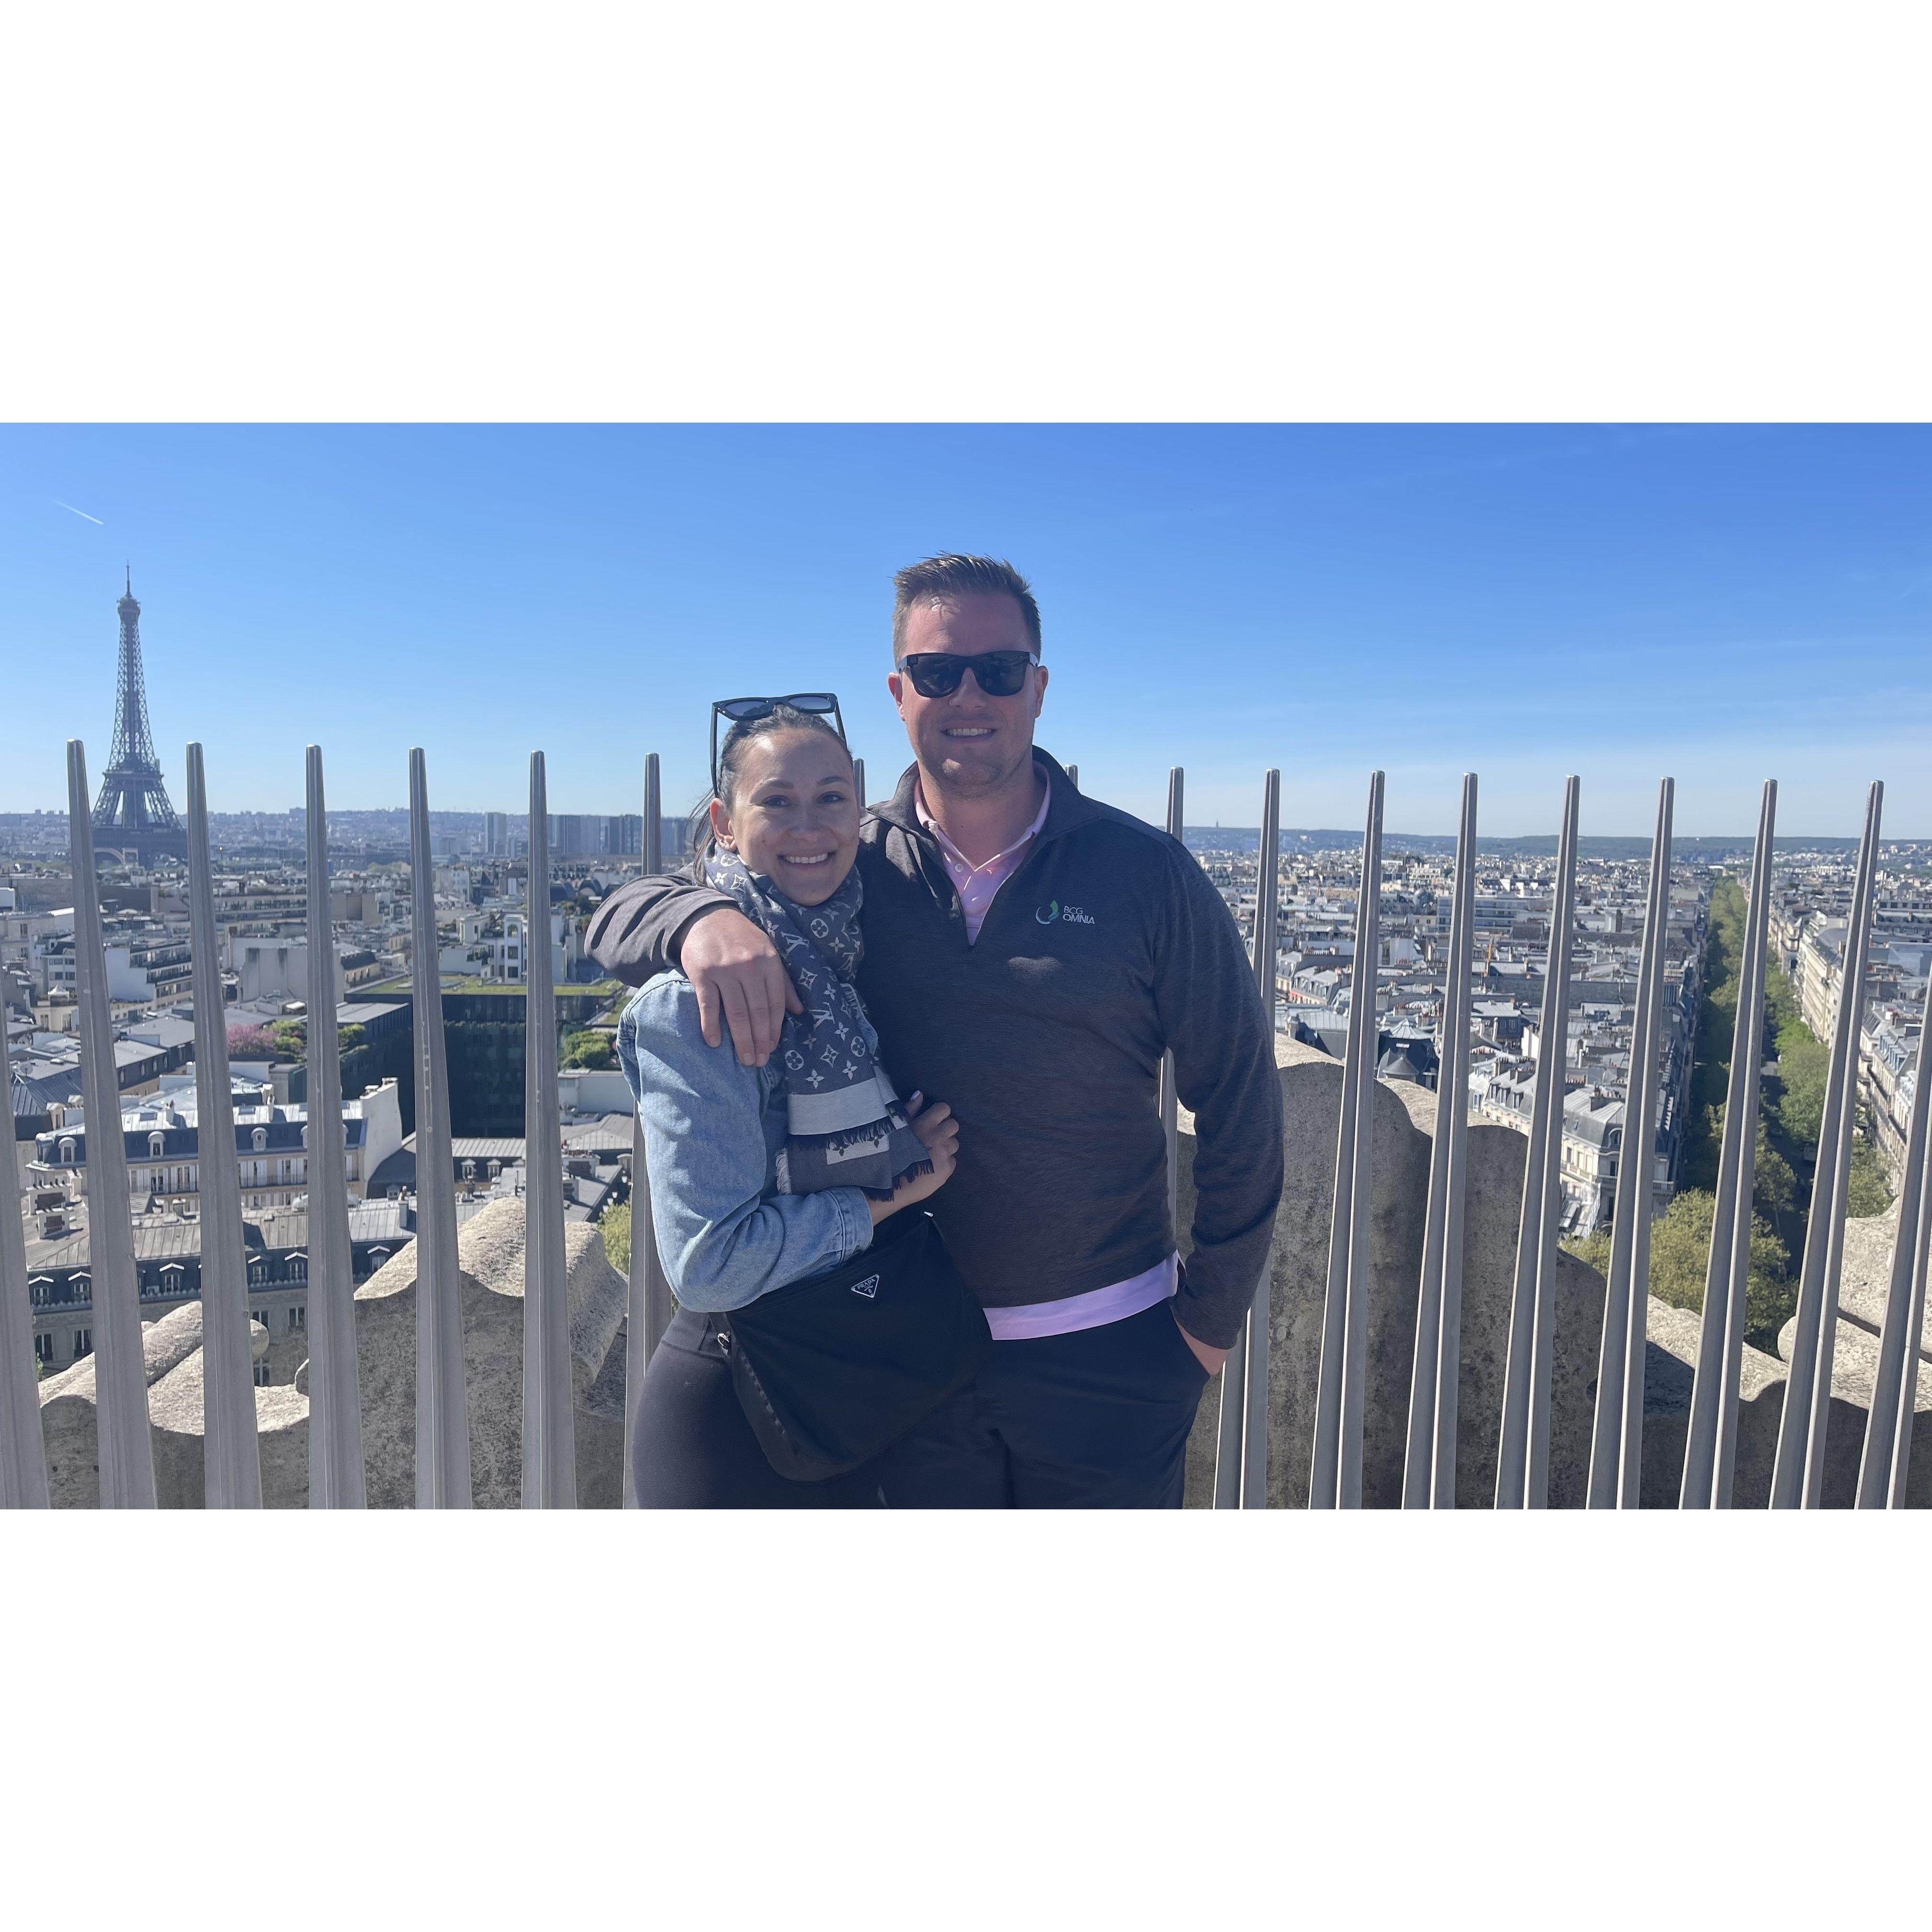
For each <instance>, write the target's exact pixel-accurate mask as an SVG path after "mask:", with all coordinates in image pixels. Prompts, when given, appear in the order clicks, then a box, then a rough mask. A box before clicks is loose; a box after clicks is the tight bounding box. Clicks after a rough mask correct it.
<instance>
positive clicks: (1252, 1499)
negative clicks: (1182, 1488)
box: [1241, 771, 1281, 1509]
mask: <svg viewBox="0 0 1932 1932" xmlns="http://www.w3.org/2000/svg"><path fill="white" fill-rule="evenodd" d="M1280 878H1281V773H1280V772H1278V771H1271V772H1269V773H1268V777H1267V779H1266V781H1265V784H1264V786H1263V788H1262V852H1261V864H1260V865H1259V868H1257V878H1256V886H1257V892H1256V899H1255V959H1254V967H1255V980H1256V985H1257V986H1259V988H1260V989H1261V996H1262V1040H1263V1043H1264V1045H1263V1049H1262V1050H1263V1051H1264V1052H1265V1053H1266V1054H1267V1055H1268V1061H1269V1065H1270V1070H1271V1071H1272V1069H1273V1065H1274V1010H1275V1001H1276V986H1275V970H1276V963H1275V956H1276V953H1277V950H1279V949H1278V947H1277V926H1278V925H1279V922H1280ZM1269 1246H1270V1249H1271V1253H1269V1254H1268V1256H1265V1257H1264V1258H1263V1259H1262V1273H1261V1279H1260V1280H1259V1281H1258V1282H1257V1283H1256V1284H1255V1298H1254V1300H1253V1302H1252V1303H1251V1304H1250V1306H1249V1309H1248V1332H1247V1354H1248V1365H1247V1372H1246V1373H1244V1375H1243V1376H1242V1378H1241V1397H1242V1403H1243V1407H1244V1410H1245V1415H1244V1419H1243V1421H1242V1425H1241V1507H1242V1508H1244V1509H1266V1508H1268V1355H1269V1351H1270V1348H1271V1345H1272V1343H1273V1340H1274V1323H1273V1320H1272V1313H1273V1311H1272V1302H1273V1299H1274V1265H1273V1263H1274V1256H1273V1253H1272V1249H1273V1246H1274V1244H1273V1242H1272V1241H1271V1242H1270V1244H1269Z"/></svg>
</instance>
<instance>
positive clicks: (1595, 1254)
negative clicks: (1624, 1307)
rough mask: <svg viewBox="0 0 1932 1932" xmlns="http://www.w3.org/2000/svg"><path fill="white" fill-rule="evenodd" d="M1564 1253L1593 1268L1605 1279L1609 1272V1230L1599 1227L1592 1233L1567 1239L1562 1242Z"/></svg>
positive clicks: (1607, 1277)
mask: <svg viewBox="0 0 1932 1932" xmlns="http://www.w3.org/2000/svg"><path fill="white" fill-rule="evenodd" d="M1563 1250H1564V1252H1565V1253H1566V1254H1572V1255H1574V1256H1576V1257H1577V1259H1578V1260H1579V1261H1580V1262H1585V1263H1586V1264H1587V1265H1589V1267H1591V1268H1595V1270H1596V1271H1597V1272H1598V1274H1600V1275H1602V1276H1603V1277H1604V1278H1605V1279H1606V1280H1608V1279H1609V1277H1610V1229H1608V1228H1599V1229H1598V1230H1597V1231H1596V1232H1595V1234H1593V1235H1583V1236H1581V1237H1580V1238H1576V1239H1572V1240H1567V1241H1565V1242H1564V1243H1563Z"/></svg>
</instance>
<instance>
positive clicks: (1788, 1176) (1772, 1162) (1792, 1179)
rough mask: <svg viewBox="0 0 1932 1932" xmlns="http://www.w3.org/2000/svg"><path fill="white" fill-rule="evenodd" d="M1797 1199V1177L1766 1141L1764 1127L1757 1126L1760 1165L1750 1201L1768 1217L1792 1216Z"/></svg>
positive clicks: (1761, 1123)
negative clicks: (1770, 1215) (1769, 1215)
mask: <svg viewBox="0 0 1932 1932" xmlns="http://www.w3.org/2000/svg"><path fill="white" fill-rule="evenodd" d="M1797 1198H1798V1177H1797V1176H1796V1175H1795V1174H1793V1172H1792V1171H1791V1163H1790V1162H1789V1161H1788V1160H1786V1159H1785V1157H1784V1155H1782V1154H1780V1153H1779V1152H1778V1150H1777V1149H1776V1148H1775V1147H1773V1146H1772V1145H1771V1143H1770V1142H1769V1141H1768V1140H1766V1139H1765V1136H1764V1123H1763V1121H1762V1120H1760V1121H1759V1122H1758V1124H1757V1166H1756V1167H1755V1169H1754V1172H1753V1184H1752V1187H1751V1201H1752V1203H1753V1205H1754V1206H1756V1207H1757V1208H1761V1209H1762V1210H1763V1211H1764V1212H1765V1213H1766V1214H1772V1215H1777V1214H1789V1213H1790V1211H1791V1207H1792V1204H1793V1202H1795V1201H1796V1199H1797Z"/></svg>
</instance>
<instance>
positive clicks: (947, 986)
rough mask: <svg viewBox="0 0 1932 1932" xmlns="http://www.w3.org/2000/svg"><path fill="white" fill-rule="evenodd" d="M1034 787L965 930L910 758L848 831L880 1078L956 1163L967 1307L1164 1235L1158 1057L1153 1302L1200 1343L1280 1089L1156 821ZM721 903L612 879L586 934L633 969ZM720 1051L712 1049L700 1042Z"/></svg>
mask: <svg viewBox="0 0 1932 1932" xmlns="http://www.w3.org/2000/svg"><path fill="white" fill-rule="evenodd" d="M1034 757H1035V759H1036V760H1037V761H1038V762H1039V763H1040V764H1041V765H1042V766H1043V767H1044V768H1045V769H1046V772H1047V773H1048V774H1049V776H1050V778H1051V779H1052V799H1051V801H1050V802H1049V807H1048V811H1047V815H1046V823H1045V824H1044V825H1043V826H1042V827H1041V828H1040V832H1039V833H1038V835H1037V836H1036V837H1035V838H1034V841H1033V842H1032V844H1031V846H1030V847H1028V850H1027V852H1026V853H1025V856H1024V857H1023V858H1022V860H1021V862H1020V863H1019V866H1018V867H1017V868H1016V870H1015V871H1014V872H1013V875H1012V877H1010V878H1009V879H1008V880H1007V881H1006V883H1004V885H1003V886H1001V888H1000V890H999V892H998V895H997V896H996V897H995V898H994V900H993V902H992V905H991V906H990V907H989V908H988V909H987V912H986V919H985V922H984V924H983V926H981V928H980V936H979V939H978V941H977V944H968V940H967V935H966V922H965V916H964V914H963V913H962V910H961V908H960V904H959V895H958V894H957V893H956V892H955V891H954V889H953V881H952V880H951V879H950V877H948V875H947V870H946V865H945V861H944V856H943V855H942V853H941V851H940V850H939V848H938V845H937V844H936V843H935V841H934V838H933V837H932V834H931V833H930V832H928V831H927V830H926V828H925V827H924V826H922V825H921V824H920V823H919V817H918V814H917V812H916V810H915V808H914V805H913V787H914V782H915V779H916V775H917V767H916V766H914V767H912V768H910V769H908V770H907V772H906V774H905V775H904V777H903V778H901V780H900V781H899V785H898V790H897V792H896V793H895V794H894V796H892V799H890V800H889V802H885V803H883V804H881V805H878V806H877V807H876V808H874V810H872V811H870V812H868V814H867V815H866V817H865V822H864V823H863V825H862V827H861V829H860V831H859V856H858V860H857V863H858V866H859V876H860V877H861V878H862V880H863V882H864V886H865V907H864V911H863V913H862V925H863V927H864V931H865V959H864V961H863V963H862V965H860V967H859V974H858V988H859V995H860V997H861V998H862V999H863V1000H864V1001H865V1005H866V1007H867V1009H868V1011H869V1013H870V1014H871V1020H872V1024H873V1025H874V1027H875V1028H877V1032H878V1036H879V1047H880V1058H881V1059H882V1061H883V1064H884V1065H885V1067H886V1070H887V1071H888V1072H889V1073H890V1075H891V1076H892V1081H893V1083H894V1085H895V1086H896V1087H897V1088H898V1091H899V1092H900V1093H901V1094H910V1093H912V1092H913V1091H920V1092H923V1093H924V1094H926V1096H927V1097H929V1099H932V1100H945V1101H947V1102H948V1103H950V1105H951V1106H952V1108H953V1112H954V1113H955V1114H956V1115H958V1116H959V1166H958V1168H957V1169H956V1171H955V1172H954V1174H953V1178H952V1179H951V1180H950V1181H948V1182H947V1184H946V1185H945V1186H944V1187H942V1188H941V1190H939V1192H938V1193H937V1194H935V1196H933V1197H932V1204H931V1205H932V1212H933V1214H934V1215H935V1217H936V1219H937V1220H938V1223H939V1225H940V1228H941V1232H943V1233H944V1235H945V1237H946V1241H947V1247H949V1248H950V1250H951V1251H952V1253H953V1257H954V1259H955V1260H956V1262H958V1264H959V1268H960V1271H961V1272H962V1274H964V1275H965V1278H966V1280H968V1282H969V1283H971V1285H972V1287H973V1288H974V1291H975V1292H977V1295H979V1297H980V1301H982V1302H983V1304H985V1305H986V1307H989V1308H1007V1307H1021V1306H1024V1305H1025V1304H1031V1303H1037V1302H1042V1301H1058V1300H1060V1299H1062V1298H1065V1297H1067V1296H1070V1295H1082V1294H1085V1293H1088V1292H1091V1290H1093V1289H1097V1288H1103V1287H1105V1286H1107V1285H1108V1284H1109V1283H1115V1282H1119V1281H1123V1280H1127V1278H1128V1277H1130V1276H1133V1275H1136V1274H1141V1273H1142V1271H1145V1270H1146V1269H1148V1268H1153V1267H1154V1266H1156V1265H1157V1264H1158V1263H1160V1262H1161V1261H1163V1259H1165V1258H1166V1256H1168V1255H1169V1253H1172V1250H1173V1249H1174V1247H1175V1238H1174V1229H1173V1226H1172V1221H1171V1219H1170V1217H1169V1211H1168V1205H1167V1178H1166V1175H1167V1167H1166V1139H1165V1137H1164V1136H1163V1133H1162V1131H1161V1124H1160V1104H1159V1092H1160V1061H1161V1055H1162V1053H1163V1051H1165V1050H1167V1049H1172V1052H1173V1054H1174V1064H1175V1091H1176V1093H1177V1094H1178V1096H1179V1097H1180V1100H1181V1105H1182V1106H1184V1107H1186V1108H1187V1109H1190V1111H1191V1112H1193V1115H1194V1116H1195V1131H1196V1153H1195V1159H1194V1185H1195V1190H1196V1208H1195V1216H1194V1228H1193V1240H1194V1246H1193V1253H1192V1254H1191V1255H1190V1257H1189V1259H1188V1262H1187V1268H1186V1270H1185V1271H1184V1277H1183V1280H1182V1283H1181V1294H1180V1299H1179V1301H1178V1304H1177V1305H1176V1307H1175V1313H1176V1314H1177V1315H1178V1316H1179V1317H1180V1318H1181V1322H1182V1325H1183V1326H1184V1327H1185V1328H1187V1330H1188V1331H1189V1332H1190V1334H1193V1335H1196V1336H1197V1337H1199V1338H1200V1340H1202V1341H1204V1342H1206V1343H1209V1344H1211V1345H1212V1346H1215V1347H1217V1348H1225V1347H1227V1346H1230V1345H1232V1343H1233V1342H1234V1341H1235V1338H1236V1337H1237V1336H1238V1334H1239V1333H1240V1331H1241V1320H1242V1317H1243V1316H1244V1313H1246V1311H1247V1307H1248V1303H1249V1301H1250V1297H1251V1296H1252V1295H1253V1292H1254V1289H1255V1284H1256V1281H1257V1280H1259V1277H1260V1273H1261V1269H1262V1264H1263V1262H1264V1261H1265V1259H1266V1257H1267V1254H1268V1242H1269V1239H1270V1237H1271V1234H1272V1232H1273V1229H1274V1214H1275V1208H1276V1206H1277V1203H1278V1202H1279V1201H1280V1197H1281V1186H1282V1145H1281V1142H1282V1127H1281V1090H1280V1086H1279V1085H1278V1084H1277V1077H1276V1074H1275V1067H1274V1043H1273V1041H1272V1040H1270V1039H1269V1038H1268V1032H1267V1028H1266V1024H1265V1019H1264V1016H1263V1014H1262V1002H1261V995H1260V993H1259V990H1258V989H1257V988H1256V984H1255V979H1254V974H1253V969H1252V968H1251V967H1250V964H1249V962H1248V959H1247V952H1246V949H1245V948H1244V947H1243V945H1242V944H1241V934H1240V932H1239V931H1238V929H1237V928H1236V926H1235V920H1234V916H1233V914H1232V913H1230V912H1229V910H1228V907H1227V906H1226V904H1224V903H1223V900H1222V898H1221V895H1220V893H1219V892H1217V891H1216V890H1215V889H1214V886H1212V885H1211V884H1210V883H1208V877H1207V875H1206V874H1205V873H1204V872H1203V871H1202V869H1201V868H1200V866H1199V865H1198V864H1197V863H1196V861H1195V859H1193V856H1192V855H1191V854H1190V853H1189V852H1188V851H1187V849H1186V847H1184V846H1183V845H1182V844H1181V843H1180V841H1178V839H1175V838H1172V837H1170V836H1169V835H1168V834H1167V833H1166V832H1162V831H1159V830H1157V829H1155V828H1154V826H1151V825H1148V824H1145V823H1142V821H1141V820H1139V819H1137V818H1134V817H1130V815H1129V814H1127V813H1126V812H1124V811H1116V810H1115V808H1113V807H1112V806H1111V805H1102V804H1100V803H1098V802H1096V801H1095V800H1094V799H1089V798H1085V797H1083V796H1082V795H1081V794H1080V793H1079V792H1078V791H1076V790H1075V789H1074V787H1073V783H1072V781H1070V779H1069V778H1067V774H1066V772H1064V770H1063V769H1061V766H1059V765H1058V764H1057V763H1055V761H1054V760H1052V758H1050V757H1048V756H1047V754H1046V753H1045V752H1044V751H1040V749H1038V748H1037V747H1036V748H1035V750H1034ZM732 903H733V901H731V900H730V898H727V897H726V896H725V895H724V894H723V893H721V892H714V891H713V890H712V889H711V888H710V887H709V886H700V885H697V884H694V883H692V881H691V879H690V878H689V877H688V876H684V877H678V876H672V877H652V878H646V879H641V880H636V881H634V882H633V883H631V884H629V885H626V886H622V887H620V888H619V889H618V890H617V891H616V892H613V893H612V894H611V895H610V898H607V900H605V901H604V904H603V905H602V906H601V907H599V909H598V912H597V914H596V916H595V918H594V919H592V922H591V926H590V932H589V944H590V951H591V953H592V955H593V956H594V957H595V959H597V961H598V963H599V964H600V965H601V966H603V967H604V969H605V970H606V971H607V972H610V973H611V974H614V975H615V976H616V977H618V978H619V979H621V980H626V981H628V982H629V983H631V984H633V985H636V984H639V983H641V982H643V980H648V979H650V978H652V977H654V976H655V975H656V974H659V973H661V972H665V971H670V970H671V969H672V968H674V967H675V966H676V964H677V948H678V944H679V941H680V940H681V938H682V935H683V933H684V931H685V929H686V928H687V927H688V926H689V925H690V923H691V921H692V919H694V918H695V917H696V916H697V915H698V914H699V913H703V912H708V911H709V910H711V909H712V907H718V906H729V905H731V904H732ZM730 1050H731V1049H730V1046H729V1045H728V1043H727V1045H726V1046H722V1047H720V1048H719V1049H718V1052H730Z"/></svg>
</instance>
